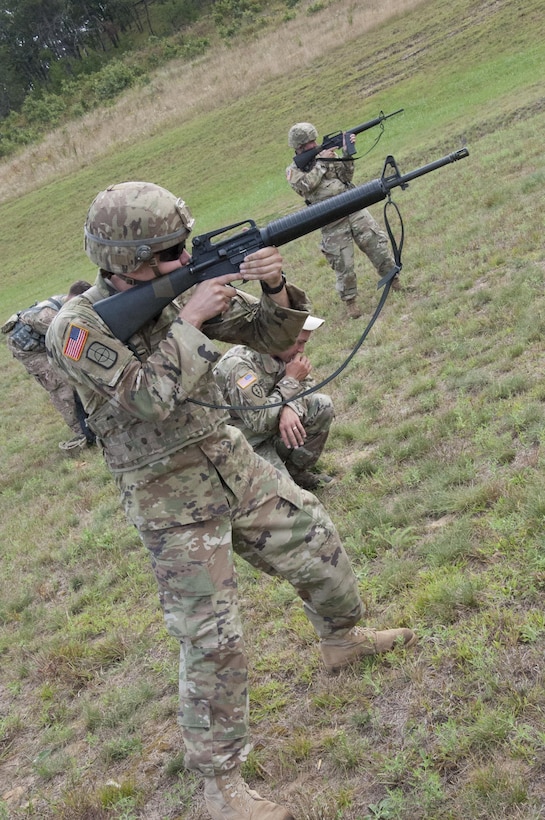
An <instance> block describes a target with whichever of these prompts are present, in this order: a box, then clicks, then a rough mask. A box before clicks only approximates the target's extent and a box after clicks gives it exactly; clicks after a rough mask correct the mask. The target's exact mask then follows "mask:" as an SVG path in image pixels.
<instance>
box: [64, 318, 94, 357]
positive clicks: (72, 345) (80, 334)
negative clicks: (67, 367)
mask: <svg viewBox="0 0 545 820" xmlns="http://www.w3.org/2000/svg"><path fill="white" fill-rule="evenodd" d="M88 335H89V331H88V330H84V328H82V327H78V325H70V333H69V334H68V339H67V340H66V344H65V346H64V350H63V353H64V355H65V356H66V357H67V358H68V359H72V360H73V361H75V362H79V360H80V359H81V354H82V353H83V348H84V347H85V342H86V341H87V337H88Z"/></svg>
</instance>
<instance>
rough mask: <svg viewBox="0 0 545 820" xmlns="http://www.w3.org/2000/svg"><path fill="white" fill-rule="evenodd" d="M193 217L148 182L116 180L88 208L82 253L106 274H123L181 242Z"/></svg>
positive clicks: (183, 203) (166, 193) (178, 202)
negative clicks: (115, 183)
mask: <svg viewBox="0 0 545 820" xmlns="http://www.w3.org/2000/svg"><path fill="white" fill-rule="evenodd" d="M194 222H195V220H194V219H193V217H192V216H191V212H190V210H189V208H188V207H187V205H186V204H185V202H184V201H183V199H179V198H178V197H175V196H174V194H171V193H170V191H167V190H166V189H165V188H161V186H160V185H155V184H154V183H152V182H121V183H119V184H117V185H111V186H110V187H109V188H106V190H105V191H101V193H99V194H98V195H97V196H96V197H95V199H94V200H93V202H92V203H91V206H90V208H89V211H88V213H87V219H86V221H85V228H84V248H85V253H86V254H87V256H88V257H89V259H90V260H91V262H94V263H95V265H98V266H99V267H100V268H102V269H103V270H106V271H109V272H110V273H118V274H127V273H132V272H133V271H135V270H136V269H137V268H138V267H140V265H141V264H142V263H143V262H150V261H152V260H153V258H154V257H155V254H157V253H159V252H160V251H163V250H166V249H167V248H171V247H173V246H174V245H177V244H179V243H182V242H184V241H185V240H186V239H187V237H188V236H189V234H190V232H191V229H192V228H193V225H194Z"/></svg>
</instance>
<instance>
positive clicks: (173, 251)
mask: <svg viewBox="0 0 545 820" xmlns="http://www.w3.org/2000/svg"><path fill="white" fill-rule="evenodd" d="M184 250H185V241H184V242H178V244H177V245H172V246H171V247H170V248H166V249H165V250H164V251H159V262H174V261H176V260H177V259H179V258H180V256H181V255H182V253H183V252H184Z"/></svg>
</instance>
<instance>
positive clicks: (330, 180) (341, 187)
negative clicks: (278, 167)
mask: <svg viewBox="0 0 545 820" xmlns="http://www.w3.org/2000/svg"><path fill="white" fill-rule="evenodd" d="M353 176H354V162H353V161H352V160H349V161H347V162H327V161H326V160H322V159H318V160H316V162H315V163H314V165H313V166H312V168H311V169H310V171H302V170H301V169H300V168H298V167H297V165H296V164H295V162H292V164H291V165H290V166H289V167H288V168H287V169H286V177H287V180H288V182H289V184H290V185H291V187H292V188H293V190H294V191H295V192H296V193H298V194H299V196H302V197H303V199H304V200H305V202H306V203H307V205H313V204H314V203H315V202H323V201H324V200H325V199H329V197H332V196H336V194H343V193H344V192H345V191H347V190H348V189H349V188H353V187H354V185H353V183H352V177H353Z"/></svg>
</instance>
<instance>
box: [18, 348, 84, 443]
mask: <svg viewBox="0 0 545 820" xmlns="http://www.w3.org/2000/svg"><path fill="white" fill-rule="evenodd" d="M8 347H9V349H10V351H11V353H12V355H13V357H14V358H15V359H17V361H19V362H21V364H22V365H23V367H24V368H25V369H26V370H27V372H28V373H30V375H31V376H34V378H35V379H36V381H37V382H38V384H39V385H41V386H42V387H43V388H44V390H47V392H48V393H49V398H50V400H51V403H52V404H53V407H54V408H55V410H57V411H58V412H59V413H60V414H61V416H62V417H63V419H64V421H65V422H66V424H67V425H68V427H69V428H70V429H71V430H72V431H73V432H74V433H77V434H81V426H80V423H79V421H78V416H77V413H76V404H75V401H74V391H73V389H72V388H71V387H70V385H69V384H67V383H66V382H65V381H63V380H62V379H61V378H60V376H58V375H57V373H56V372H55V371H54V370H53V368H52V367H51V365H50V364H49V361H48V359H47V355H46V352H45V350H42V351H36V352H34V351H24V350H20V349H19V348H18V347H17V346H16V345H14V344H13V343H12V342H11V340H10V339H9V337H8Z"/></svg>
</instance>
